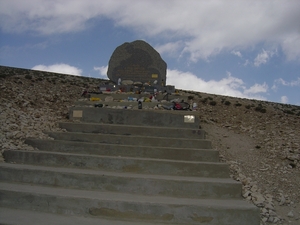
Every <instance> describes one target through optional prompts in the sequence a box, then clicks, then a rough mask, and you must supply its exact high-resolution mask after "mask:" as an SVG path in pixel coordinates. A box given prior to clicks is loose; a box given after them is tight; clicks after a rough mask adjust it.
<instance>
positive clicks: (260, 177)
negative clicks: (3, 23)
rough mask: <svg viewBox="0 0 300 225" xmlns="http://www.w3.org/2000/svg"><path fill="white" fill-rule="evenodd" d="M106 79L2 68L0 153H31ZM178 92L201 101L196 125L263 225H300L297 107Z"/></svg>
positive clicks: (299, 113) (299, 117)
mask: <svg viewBox="0 0 300 225" xmlns="http://www.w3.org/2000/svg"><path fill="white" fill-rule="evenodd" d="M104 82H108V81H105V80H100V79H95V78H87V77H78V76H70V75H64V74H55V73H48V72H39V71H32V70H23V69H16V68H8V67H1V68H0V123H1V127H0V148H1V151H3V150H4V149H27V150H32V147H30V146H27V145H25V144H24V140H25V139H26V138H27V137H35V138H41V139H46V138H48V137H47V135H45V134H44V133H43V131H56V130H59V128H58V127H57V122H60V121H69V120H68V110H69V107H70V106H72V105H74V103H75V101H77V100H78V99H79V98H80V97H81V94H82V92H83V91H84V90H85V89H88V90H89V91H98V87H99V85H100V84H101V83H104ZM180 95H185V96H186V95H188V96H189V98H190V99H191V101H193V102H196V103H197V104H198V109H197V111H198V112H199V116H200V118H201V124H200V126H201V127H202V128H203V129H204V130H205V131H206V132H207V138H208V139H210V140H211V141H212V144H213V147H214V148H215V149H218V150H219V152H220V160H221V161H224V162H227V163H228V164H229V165H230V168H231V176H232V177H233V178H234V179H236V180H239V181H241V182H242V184H243V196H244V198H245V199H247V200H248V201H250V202H252V203H253V204H255V205H256V206H257V207H260V208H261V218H262V222H261V223H262V224H292V225H296V224H300V137H299V135H300V107H299V106H293V105H284V104H279V103H272V102H265V101H258V100H249V99H241V98H234V97H227V96H220V95H212V94H207V93H196V92H191V91H184V90H180V91H179V94H178V95H176V96H174V98H180ZM170 99H172V98H170ZM166 113H167V112H166ZM1 160H2V161H3V158H2V159H1Z"/></svg>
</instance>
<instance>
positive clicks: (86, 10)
mask: <svg viewBox="0 0 300 225" xmlns="http://www.w3.org/2000/svg"><path fill="white" fill-rule="evenodd" d="M141 9H145V10H141ZM299 11H300V1H288V2H286V3H285V4H282V2H281V1H274V0H264V1H249V0H232V1H229V2H228V1H217V0H212V1H195V0H186V1H182V0H174V1H172V4H170V3H169V2H168V1H159V0H151V1H149V0H139V1H136V0H122V1H116V0H112V1H107V0H85V1H82V0H64V1H50V0H26V1H19V0H2V1H1V7H0V26H1V29H2V30H3V31H6V32H25V31H32V32H36V33H39V34H43V35H51V34H59V33H68V32H78V31H82V30H84V29H86V28H87V27H89V26H90V25H93V22H94V21H96V20H97V19H102V18H105V19H109V20H111V21H113V23H114V24H115V26H121V27H125V28H128V29H132V30H134V31H135V32H136V33H138V34H139V35H141V36H144V37H145V36H146V37H149V36H152V37H160V38H161V39H162V41H161V42H162V43H163V42H165V43H166V44H165V46H164V45H163V44H162V47H161V48H162V51H173V50H174V49H173V48H171V47H172V44H170V43H171V42H173V46H175V47H178V45H176V43H178V42H177V41H178V40H183V42H182V43H181V44H180V46H179V49H178V50H179V51H180V54H179V55H183V54H187V55H188V56H189V58H190V60H191V61H194V62H196V61H197V60H199V59H205V60H207V58H209V57H211V56H214V55H216V54H219V53H220V52H222V51H228V52H231V51H233V50H234V49H241V50H243V49H247V48H252V47H253V46H255V45H257V44H261V43H265V44H266V45H268V44H272V45H275V46H280V47H282V49H283V51H284V53H285V54H286V56H287V59H289V60H295V59H300V39H299V34H300V31H299V21H300V13H299ZM171 40H172V41H171ZM267 60H268V57H267V54H266V53H262V54H261V56H259V57H258V58H257V61H256V65H257V66H259V65H261V64H263V63H265V62H266V61H267Z"/></svg>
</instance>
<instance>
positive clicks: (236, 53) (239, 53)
mask: <svg viewBox="0 0 300 225" xmlns="http://www.w3.org/2000/svg"><path fill="white" fill-rule="evenodd" d="M231 53H232V54H234V55H236V56H238V57H240V58H242V57H243V56H242V53H241V52H240V51H234V50H233V51H231Z"/></svg>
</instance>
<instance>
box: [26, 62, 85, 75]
mask: <svg viewBox="0 0 300 225" xmlns="http://www.w3.org/2000/svg"><path fill="white" fill-rule="evenodd" d="M32 69H33V70H41V71H48V72H53V73H63V74H71V75H77V76H81V73H82V70H81V69H78V68H77V67H74V66H70V65H68V64H64V63H59V64H53V65H50V66H46V65H36V66H34V67H32Z"/></svg>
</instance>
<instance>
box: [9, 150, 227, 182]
mask: <svg viewBox="0 0 300 225" xmlns="http://www.w3.org/2000/svg"><path fill="white" fill-rule="evenodd" d="M3 156H4V158H5V161H6V162H9V163H24V164H32V165H44V166H55V167H56V166H59V167H71V168H86V169H101V170H106V171H115V172H131V173H143V174H161V175H176V176H195V177H211V178H229V168H228V165H227V164H225V163H216V162H196V161H179V160H162V159H148V158H132V157H113V156H99V155H84V154H70V153H58V152H44V151H43V152H42V151H22V150H5V151H4V152H3Z"/></svg>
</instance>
